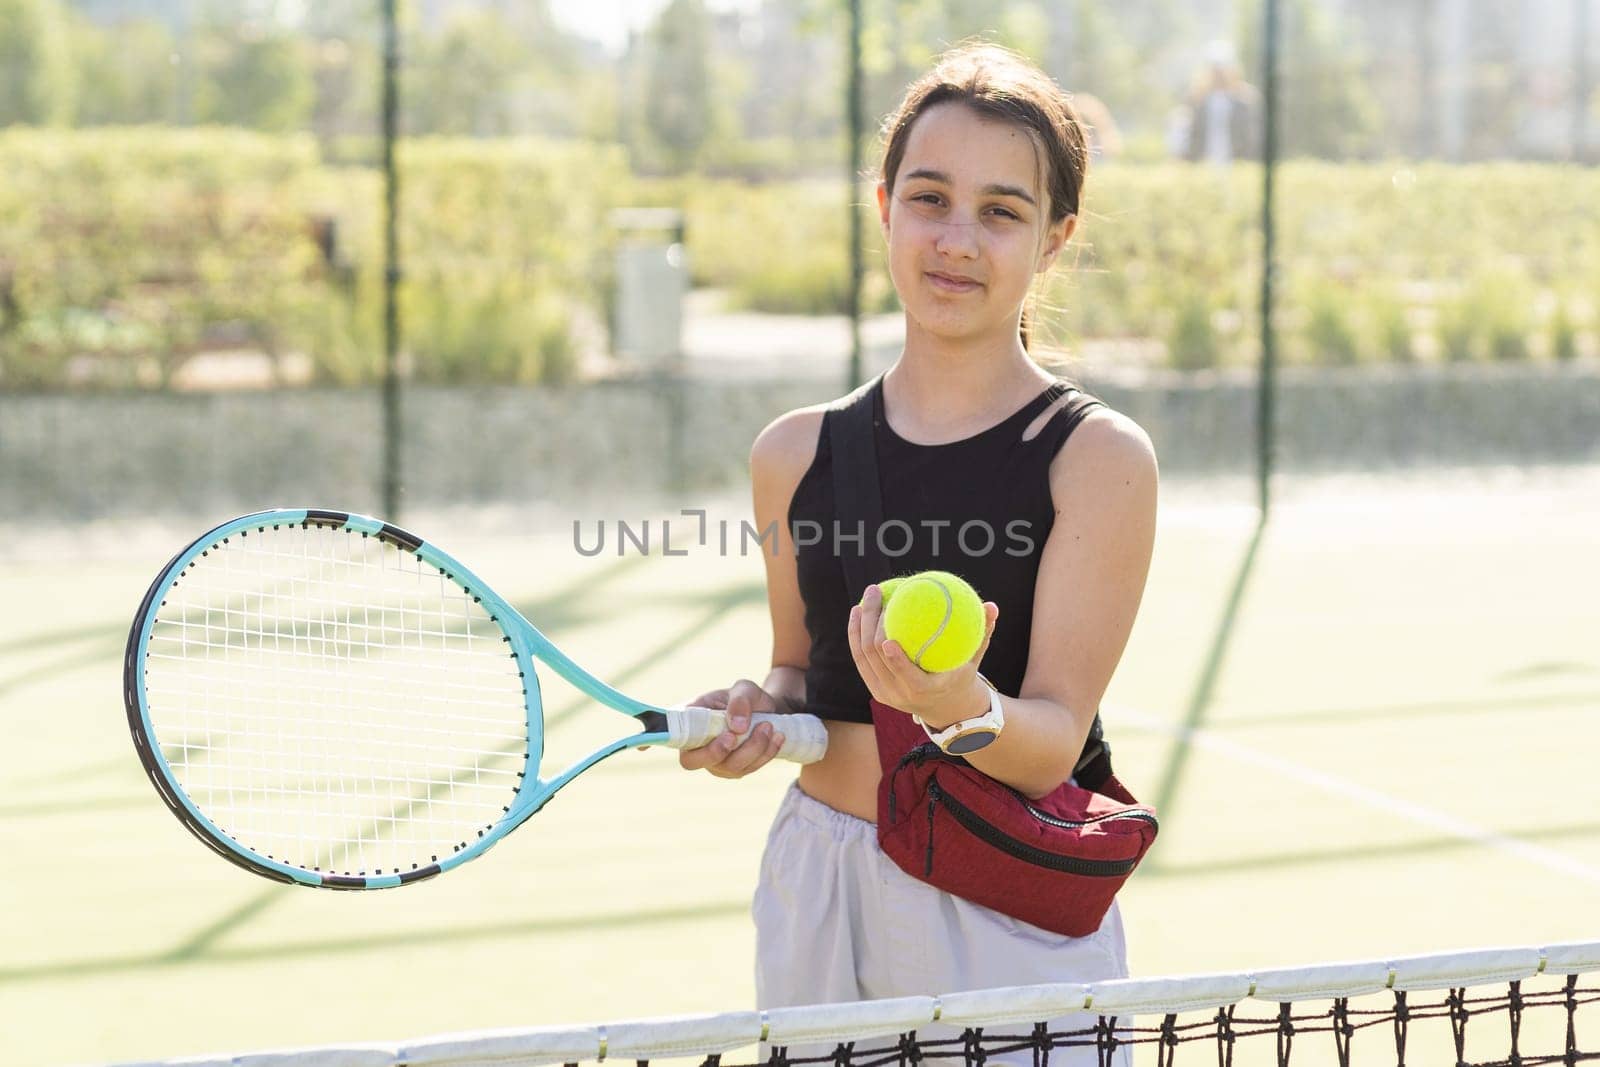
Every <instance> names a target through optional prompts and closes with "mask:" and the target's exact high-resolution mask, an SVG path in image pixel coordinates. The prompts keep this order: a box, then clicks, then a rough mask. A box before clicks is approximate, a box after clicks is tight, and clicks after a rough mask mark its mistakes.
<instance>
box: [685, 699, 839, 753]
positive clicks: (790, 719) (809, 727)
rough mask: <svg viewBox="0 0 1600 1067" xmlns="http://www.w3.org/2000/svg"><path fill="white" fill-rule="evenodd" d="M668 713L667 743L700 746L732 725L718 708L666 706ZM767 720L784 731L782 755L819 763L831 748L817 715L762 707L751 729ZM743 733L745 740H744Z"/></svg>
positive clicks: (825, 729) (690, 746)
mask: <svg viewBox="0 0 1600 1067" xmlns="http://www.w3.org/2000/svg"><path fill="white" fill-rule="evenodd" d="M662 710H663V711H665V712H666V716H667V744H669V745H671V746H672V747H673V748H699V747H700V746H701V745H706V744H710V743H711V742H712V741H714V740H716V738H717V735H718V734H721V733H722V732H723V731H724V730H726V729H727V728H728V713H727V712H725V711H720V710H718V709H716V708H663V709H662ZM764 722H769V723H771V724H772V728H773V729H774V730H776V731H777V732H778V733H781V734H782V735H783V747H782V748H781V749H779V750H778V756H779V758H781V759H786V760H790V761H791V762H794V763H815V762H817V760H819V759H821V758H822V756H823V754H824V753H825V752H827V751H828V728H827V727H826V726H824V725H823V724H822V720H821V719H819V718H817V717H816V716H815V715H773V714H771V713H769V712H765V711H758V712H756V713H755V714H753V715H751V716H750V729H752V730H754V729H755V728H756V727H757V726H759V725H761V724H762V723H764ZM742 739H743V738H742V736H741V740H742Z"/></svg>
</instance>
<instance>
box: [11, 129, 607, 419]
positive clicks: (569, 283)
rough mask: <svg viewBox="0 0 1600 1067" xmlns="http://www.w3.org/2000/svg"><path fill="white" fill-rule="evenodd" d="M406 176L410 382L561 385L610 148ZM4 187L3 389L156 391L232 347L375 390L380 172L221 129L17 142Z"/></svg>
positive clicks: (494, 145) (488, 154)
mask: <svg viewBox="0 0 1600 1067" xmlns="http://www.w3.org/2000/svg"><path fill="white" fill-rule="evenodd" d="M399 171H400V183H401V195H402V197H403V198H404V204H405V210H404V212H403V214H402V220H403V228H402V231H401V234H400V240H401V248H402V254H403V262H404V268H405V276H404V281H403V283H402V286H401V301H402V303H401V307H402V311H401V314H402V321H403V323H404V336H405V350H406V355H407V359H408V360H409V362H410V365H411V372H412V374H413V376H414V377H415V378H417V379H418V380H423V381H464V380H476V381H504V382H534V381H552V380H562V379H565V378H567V377H570V376H571V375H572V374H573V372H574V370H575V347H574V341H573V321H572V320H573V317H574V313H575V311H576V309H579V308H581V307H583V306H585V305H587V306H589V307H591V308H595V309H598V308H599V307H601V306H602V305H603V303H604V300H605V286H606V271H605V263H606V262H608V259H609V257H608V255H607V251H606V249H605V248H604V246H603V236H604V234H605V232H606V226H605V217H606V214H607V212H609V210H610V209H611V208H612V207H614V206H617V205H619V204H621V203H624V202H626V200H627V199H628V197H629V195H630V194H629V193H628V175H627V172H626V168H625V165H624V163H623V155H622V152H621V150H620V149H615V150H613V149H607V148H597V147H594V146H587V145H582V144H578V143H572V142H559V143H549V142H538V141H522V140H518V141H499V142H481V141H450V140H420V141H412V142H408V143H406V144H405V145H403V147H402V151H401V153H400V157H399ZM0 175H3V177H0V387H3V388H12V389H17V388H52V387H60V386H62V385H71V384H86V385H94V386H100V387H106V386H113V387H114V386H128V385H139V386H162V385H165V384H166V383H167V382H168V381H170V380H171V378H172V376H173V375H174V374H175V373H176V372H177V371H178V370H179V369H180V368H181V366H182V365H183V363H184V362H185V361H186V360H187V359H188V358H189V357H190V356H192V355H193V354H194V353H195V352H196V351H199V350H202V349H205V348H212V347H226V346H229V345H235V346H248V347H251V348H254V349H257V350H262V351H266V352H268V353H270V354H273V355H282V354H287V353H290V352H298V353H305V354H306V355H307V356H309V357H310V360H311V364H312V373H313V375H314V378H315V379H316V380H318V381H323V382H339V383H354V382H361V381H370V380H373V379H374V378H376V377H377V375H378V374H379V372H380V366H381V361H382V330H381V327H382V306H383V305H382V300H383V285H382V279H383V275H382V272H383V245H382V214H381V211H382V181H381V177H380V175H378V174H377V173H375V172H374V171H372V170H369V169H363V168H350V167H336V166H326V165H324V164H322V163H321V162H320V161H319V159H318V158H317V154H316V150H315V146H314V144H313V143H312V142H311V141H310V140H308V139H301V138H284V137H271V136H264V135H260V134H254V133H245V132H240V131H235V130H224V129H200V130H169V129H157V128H151V129H115V130H93V131H81V132H77V131H75V132H69V133H62V132H50V131H37V130H28V129H20V128H13V129H10V130H6V131H0ZM323 219H332V220H335V221H336V225H337V241H336V246H335V247H334V248H333V249H332V251H333V258H332V259H331V260H330V259H329V258H328V257H326V256H325V255H324V247H323V245H322V244H321V243H319V236H320V235H319V220H323ZM596 313H598V311H596Z"/></svg>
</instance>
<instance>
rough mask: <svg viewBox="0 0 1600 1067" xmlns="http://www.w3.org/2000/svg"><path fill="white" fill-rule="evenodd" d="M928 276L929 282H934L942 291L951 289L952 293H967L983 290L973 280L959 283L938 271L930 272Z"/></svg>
mask: <svg viewBox="0 0 1600 1067" xmlns="http://www.w3.org/2000/svg"><path fill="white" fill-rule="evenodd" d="M927 275H928V280H929V281H931V282H933V284H934V285H935V286H937V287H939V288H940V289H949V290H950V291H951V292H956V293H965V292H969V291H970V290H973V289H979V288H982V286H980V285H979V284H978V283H977V282H975V281H972V280H971V279H964V280H959V281H958V280H957V279H955V278H952V277H951V276H950V275H948V274H940V273H938V272H937V271H928V272H927Z"/></svg>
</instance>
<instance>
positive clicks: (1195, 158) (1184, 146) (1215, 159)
mask: <svg viewBox="0 0 1600 1067" xmlns="http://www.w3.org/2000/svg"><path fill="white" fill-rule="evenodd" d="M1179 129H1180V131H1181V148H1180V146H1178V145H1174V146H1173V147H1175V148H1180V150H1179V151H1177V152H1175V153H1174V154H1181V155H1182V156H1183V158H1185V159H1188V160H1190V161H1191V162H1194V163H1210V164H1213V165H1215V166H1227V165H1228V164H1229V163H1232V162H1233V161H1234V160H1236V159H1259V158H1261V93H1260V92H1259V91H1258V90H1257V89H1256V87H1255V86H1253V85H1251V84H1250V83H1249V82H1247V81H1245V80H1244V74H1243V73H1242V72H1241V71H1240V69H1239V64H1238V62H1237V60H1236V58H1235V56H1234V51H1233V45H1231V44H1229V43H1228V42H1227V41H1213V42H1211V44H1210V46H1209V47H1208V48H1207V49H1206V65H1205V67H1204V68H1203V69H1202V70H1201V71H1200V73H1199V74H1198V75H1196V77H1195V80H1194V85H1193V87H1192V88H1191V90H1190V92H1189V100H1188V103H1187V106H1186V107H1185V108H1184V109H1183V112H1182V115H1181V118H1180V126H1179Z"/></svg>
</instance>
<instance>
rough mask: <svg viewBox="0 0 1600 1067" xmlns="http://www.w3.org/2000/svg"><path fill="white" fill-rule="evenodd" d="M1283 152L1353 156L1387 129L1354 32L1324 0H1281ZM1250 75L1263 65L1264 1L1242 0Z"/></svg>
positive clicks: (1369, 149)
mask: <svg viewBox="0 0 1600 1067" xmlns="http://www.w3.org/2000/svg"><path fill="white" fill-rule="evenodd" d="M1282 2H1283V20H1282V24H1281V27H1280V29H1279V36H1280V40H1279V56H1280V58H1279V60H1278V63H1279V71H1280V79H1279V84H1280V86H1281V87H1282V94H1283V95H1282V105H1281V107H1280V109H1279V115H1278V136H1279V151H1280V152H1281V153H1282V154H1283V155H1286V156H1295V155H1304V156H1320V157H1323V158H1328V159H1347V158H1351V157H1361V156H1368V155H1372V154H1373V153H1374V151H1375V150H1376V145H1377V142H1378V140H1379V132H1380V128H1381V125H1382V123H1381V115H1380V111H1379V107H1378V100H1377V97H1376V96H1375V95H1374V94H1373V91H1372V87H1371V84H1370V82H1369V79H1368V77H1367V72H1366V64H1365V59H1364V56H1363V54H1362V50H1361V48H1360V46H1359V45H1358V44H1356V43H1355V42H1356V37H1355V35H1354V34H1352V33H1350V32H1348V28H1347V27H1345V26H1343V25H1342V24H1341V22H1340V19H1339V18H1338V16H1337V15H1335V14H1334V13H1333V12H1332V11H1330V10H1328V9H1327V8H1326V7H1325V6H1324V5H1323V4H1322V3H1320V2H1319V0H1282ZM1238 10H1239V18H1240V20H1241V26H1240V33H1239V40H1240V41H1242V42H1243V46H1242V48H1241V49H1240V52H1241V55H1240V58H1241V60H1242V62H1243V64H1244V70H1245V76H1246V77H1247V78H1250V79H1252V80H1255V79H1259V78H1260V72H1261V71H1262V70H1264V69H1265V68H1264V66H1263V64H1264V58H1263V49H1262V22H1263V14H1262V11H1263V9H1262V0H1240V4H1239V9H1238Z"/></svg>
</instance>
